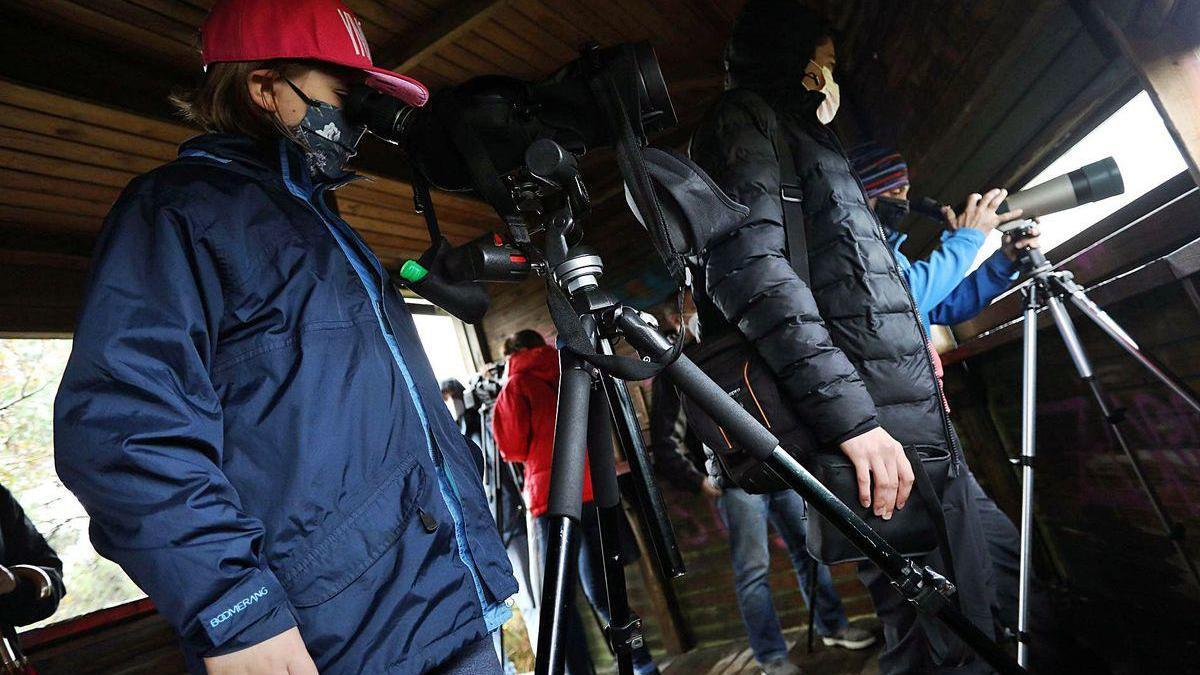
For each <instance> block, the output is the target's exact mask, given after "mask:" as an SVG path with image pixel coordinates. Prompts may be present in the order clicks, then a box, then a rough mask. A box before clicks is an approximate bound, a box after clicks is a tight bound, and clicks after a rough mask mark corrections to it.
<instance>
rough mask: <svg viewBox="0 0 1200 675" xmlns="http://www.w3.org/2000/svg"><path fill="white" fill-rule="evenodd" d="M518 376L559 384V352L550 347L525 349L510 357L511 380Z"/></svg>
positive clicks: (509, 370)
mask: <svg viewBox="0 0 1200 675" xmlns="http://www.w3.org/2000/svg"><path fill="white" fill-rule="evenodd" d="M517 375H528V376H530V377H536V378H537V379H539V380H542V381H543V382H549V383H551V384H557V383H558V350H557V349H555V348H554V347H551V346H550V345H542V346H541V347H534V348H532V349H525V350H522V351H519V352H517V353H516V354H513V355H512V356H510V357H508V376H509V378H512V377H515V376H517Z"/></svg>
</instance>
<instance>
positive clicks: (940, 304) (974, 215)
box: [849, 143, 1038, 331]
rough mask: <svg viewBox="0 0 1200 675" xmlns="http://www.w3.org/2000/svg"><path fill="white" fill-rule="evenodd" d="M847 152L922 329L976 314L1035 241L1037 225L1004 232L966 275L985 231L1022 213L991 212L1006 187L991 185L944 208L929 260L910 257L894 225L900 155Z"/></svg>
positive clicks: (900, 212)
mask: <svg viewBox="0 0 1200 675" xmlns="http://www.w3.org/2000/svg"><path fill="white" fill-rule="evenodd" d="M849 154H850V162H851V164H852V165H853V167H854V171H855V173H857V174H858V176H859V178H860V179H861V180H862V182H863V187H864V188H865V189H866V192H867V201H868V203H869V204H870V205H871V207H872V208H874V209H875V213H876V215H878V216H879V221H880V222H881V223H882V224H883V226H884V229H885V231H886V232H887V237H888V243H889V244H890V245H891V247H892V251H893V252H894V253H895V255H896V262H897V263H898V264H899V266H900V270H901V272H902V273H903V274H904V275H905V278H906V279H907V281H908V286H909V289H910V290H911V291H912V296H913V301H915V302H916V304H917V310H918V311H919V312H920V314H921V321H922V323H923V324H924V325H925V330H926V331H928V330H929V328H930V326H931V325H935V324H936V325H941V326H953V325H955V324H958V323H962V322H963V321H966V320H968V319H970V318H972V317H974V316H975V315H977V314H979V312H980V311H982V310H983V308H984V307H987V306H988V304H990V303H991V302H992V300H994V299H996V297H997V296H999V295H1000V294H1001V293H1003V292H1004V291H1006V290H1008V288H1009V286H1011V285H1012V282H1013V281H1014V280H1015V279H1016V278H1017V262H1016V261H1017V258H1018V256H1019V255H1020V252H1021V250H1022V249H1025V248H1028V247H1030V246H1034V247H1036V246H1037V245H1038V233H1037V230H1036V228H1035V229H1034V230H1033V231H1032V234H1031V235H1030V236H1028V237H1021V238H1013V237H1012V236H1011V235H1007V234H1006V235H1004V240H1003V244H1002V245H1001V247H1000V248H999V249H998V250H997V251H996V252H995V253H993V254H992V255H991V256H989V257H988V258H987V260H985V261H984V262H983V264H982V265H980V266H979V267H978V268H977V269H976V270H975V271H973V272H971V273H970V274H967V272H968V271H969V270H970V267H971V263H972V262H974V261H975V257H976V256H977V255H979V249H980V248H982V247H983V244H984V242H985V241H986V240H987V237H988V234H990V233H991V231H992V230H994V229H995V228H996V227H998V226H1000V225H1002V224H1004V223H1006V222H1009V221H1011V220H1016V219H1018V218H1020V216H1021V211H1020V210H1019V209H1018V210H1016V211H1011V212H1009V213H1005V214H1003V215H997V214H996V208H997V207H998V206H999V205H1000V204H1001V202H1003V201H1004V199H1005V197H1007V196H1008V192H1007V191H1005V190H1000V189H996V190H990V191H988V192H987V193H986V194H983V195H978V194H973V195H971V196H970V197H968V198H967V201H966V208H965V209H963V212H962V213H961V214H956V213H955V212H954V210H953V209H951V208H950V207H948V206H947V207H943V208H942V216H943V218H944V220H945V225H946V229H945V230H944V231H943V232H942V235H941V246H940V247H939V248H938V250H937V251H934V252H933V254H932V255H930V256H929V258H928V259H926V260H918V261H916V262H912V261H910V260H909V259H908V257H907V256H905V255H904V254H903V253H901V252H900V246H901V245H902V244H904V241H905V239H907V238H908V235H907V234H904V233H903V232H901V231H900V230H899V229H898V226H899V224H900V222H901V221H902V220H904V217H905V216H907V215H908V189H909V178H908V165H907V164H906V163H905V162H904V158H903V157H901V156H900V154H899V153H898V152H896V151H895V150H892V149H890V148H886V147H883V146H881V145H878V144H876V143H865V144H863V145H860V146H858V147H856V148H854V149H852V150H851V151H850V153H849Z"/></svg>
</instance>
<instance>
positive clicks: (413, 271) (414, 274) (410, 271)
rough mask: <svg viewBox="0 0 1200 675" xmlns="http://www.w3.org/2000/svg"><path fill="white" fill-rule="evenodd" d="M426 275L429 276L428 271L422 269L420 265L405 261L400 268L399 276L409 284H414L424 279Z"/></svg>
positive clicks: (415, 262)
mask: <svg viewBox="0 0 1200 675" xmlns="http://www.w3.org/2000/svg"><path fill="white" fill-rule="evenodd" d="M426 274H429V270H427V269H425V268H424V267H422V266H421V263H419V262H417V261H416V260H406V261H404V265H403V266H402V267H401V268H400V276H401V277H404V280H405V281H407V282H409V283H410V284H415V283H417V282H418V281H420V280H422V279H424V278H425V275H426Z"/></svg>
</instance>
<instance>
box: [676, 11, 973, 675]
mask: <svg viewBox="0 0 1200 675" xmlns="http://www.w3.org/2000/svg"><path fill="white" fill-rule="evenodd" d="M831 35H832V34H831V31H830V30H829V28H828V27H827V25H826V24H825V23H824V22H823V21H822V20H820V19H819V18H818V17H817V16H815V15H813V14H812V13H811V12H809V11H808V10H806V9H804V7H803V6H802V5H801V3H800V2H798V1H796V0H750V2H748V3H747V5H746V7H745V9H744V10H743V13H742V15H741V16H740V17H739V19H738V21H737V23H736V25H735V26H734V31H733V37H732V40H731V43H730V45H729V50H728V59H729V70H730V75H731V78H732V84H733V85H734V88H733V89H731V90H730V91H727V92H726V93H725V94H724V95H723V96H722V97H721V99H720V100H719V101H718V102H717V104H716V105H715V106H714V108H713V109H712V110H710V111H709V112H708V113H707V115H706V117H705V119H704V120H703V121H702V123H701V126H700V129H699V130H698V131H697V132H696V135H695V137H694V138H693V140H692V147H691V153H692V156H693V159H694V160H695V161H696V162H697V163H698V164H699V165H700V166H701V167H702V168H704V169H705V170H706V171H707V172H708V173H709V174H710V175H711V176H712V178H713V179H714V180H715V181H716V182H717V184H718V185H720V186H721V187H722V189H724V190H725V191H726V192H727V193H728V194H729V196H730V197H732V198H733V199H735V200H736V201H739V202H741V203H742V204H745V205H746V206H748V207H749V208H750V215H749V217H748V218H747V220H746V222H745V224H744V225H743V226H742V227H740V228H739V229H737V230H736V231H734V232H733V233H731V234H730V235H728V236H727V237H726V238H724V239H723V240H720V241H718V242H713V243H710V245H709V246H708V248H707V250H706V252H705V255H704V256H703V259H702V261H701V264H700V265H698V266H697V268H696V269H695V270H694V273H695V277H696V283H695V291H696V307H697V311H698V313H699V316H700V325H701V334H702V338H701V339H702V341H709V340H713V339H719V337H720V336H721V335H724V334H727V333H728V332H729V331H735V330H736V331H740V332H741V333H742V335H744V336H745V338H746V339H747V340H749V341H750V343H751V344H752V346H753V348H754V349H755V350H756V351H757V352H758V354H759V355H760V356H761V357H762V358H763V359H764V360H765V361H766V362H767V364H768V366H769V367H770V368H771V369H772V370H773V371H774V373H775V374H776V375H777V377H778V381H779V383H780V386H781V389H782V390H783V392H784V393H785V395H786V396H787V397H788V398H789V399H790V400H791V402H792V403H793V409H794V410H795V412H796V414H797V415H798V416H799V418H800V419H801V421H802V422H803V423H804V425H805V426H806V427H807V428H808V430H809V431H811V433H812V436H813V440H814V442H813V445H814V448H815V449H817V450H818V451H822V450H823V451H838V450H840V451H841V452H843V453H845V454H846V455H847V457H848V458H849V459H850V460H851V461H852V462H853V463H854V465H855V467H856V469H857V473H858V479H859V486H860V499H861V500H862V502H863V505H864V506H867V505H871V506H872V507H873V510H874V512H875V513H876V515H880V516H882V517H884V518H889V517H890V516H891V513H892V512H893V509H898V508H903V506H904V503H905V500H906V499H907V496H908V494H909V492H910V491H911V489H912V481H913V474H912V468H911V466H910V465H909V463H908V461H907V460H906V458H905V456H904V454H903V445H928V446H935V447H939V448H942V449H945V450H947V451H949V452H950V453H951V456H952V457H953V458H954V464H955V466H954V468H953V469H952V471H951V479H950V480H949V482H948V485H947V487H946V490H945V494H944V495H943V507H944V511H945V515H946V521H947V528H948V531H949V536H950V541H951V547H952V548H953V556H952V557H953V559H954V567H955V572H956V574H957V578H956V582H957V585H958V589H959V590H958V594H959V599H960V605H961V607H962V608H963V610H964V612H965V613H966V614H967V616H968V618H969V619H970V620H971V621H972V622H973V623H974V624H975V625H976V626H977V627H978V628H979V629H980V630H983V631H984V632H985V633H987V634H993V633H994V628H993V621H992V615H991V611H990V607H991V606H992V604H993V600H994V594H995V590H994V580H993V576H992V572H991V568H992V566H991V563H990V560H989V559H988V557H987V556H988V553H987V549H986V546H985V542H984V539H983V534H982V530H981V527H980V524H979V516H978V513H977V511H976V509H975V507H974V505H973V504H972V502H971V500H969V499H967V498H966V492H965V488H966V481H965V480H964V477H965V475H966V467H965V465H964V464H962V458H961V452H960V451H959V447H958V441H957V438H956V437H955V435H954V432H953V430H952V429H951V428H950V423H949V419H948V417H947V415H946V412H945V409H944V407H943V402H942V396H941V391H940V388H939V385H938V382H937V380H936V378H935V376H934V371H933V365H932V362H931V360H930V355H929V348H928V346H927V343H926V338H925V333H924V331H923V329H922V327H921V324H920V321H919V319H918V317H917V311H916V309H915V306H914V304H913V301H912V298H911V296H910V294H909V292H908V289H907V287H906V286H905V283H904V281H903V280H902V278H901V274H900V271H899V269H898V267H897V265H896V261H895V259H894V258H893V256H892V253H891V251H890V249H889V248H888V245H887V242H886V241H885V239H884V236H883V233H882V231H881V227H880V224H879V221H878V220H877V219H876V217H875V214H874V212H873V211H872V210H871V209H870V207H868V206H867V199H866V196H865V194H864V191H863V188H862V185H861V184H860V182H859V181H858V179H857V177H856V176H855V174H854V173H853V171H852V170H851V167H850V165H849V162H848V161H847V158H846V154H845V151H844V150H843V148H842V145H841V143H840V142H839V140H838V138H837V136H836V135H835V134H834V132H833V130H832V129H830V128H829V127H828V126H826V125H827V124H828V122H829V121H831V120H832V117H833V113H834V112H835V111H836V104H837V99H838V91H837V88H836V85H835V84H834V82H833V77H832V72H831V70H832V68H833V66H834V63H835V47H834V43H833V39H832V37H831ZM776 134H782V138H781V140H782V141H783V142H784V143H787V144H788V147H789V148H790V152H791V155H792V158H793V161H794V162H795V168H796V174H797V176H798V177H799V181H800V183H801V191H802V206H803V213H804V216H805V231H806V240H807V247H808V250H807V254H808V262H809V270H810V279H811V287H810V286H809V285H808V284H806V283H805V282H804V281H802V280H801V278H800V276H799V275H798V274H797V273H796V271H795V270H794V269H793V268H792V266H791V265H790V264H789V262H788V256H787V248H786V238H785V231H784V226H783V213H782V206H781V202H780V198H779V182H780V180H779V164H778V161H777V160H776V154H775V146H774V138H775V135H776ZM872 484H873V485H874V490H873V492H872V489H871V488H872ZM926 562H927V564H930V565H932V566H933V567H934V568H935V569H938V570H941V571H943V572H944V571H945V565H944V564H943V561H942V558H941V556H940V555H939V554H937V553H935V554H933V555H931V556H929V559H928V560H927V561H926ZM860 576H861V578H862V579H863V582H864V583H865V584H866V585H867V587H868V588H869V589H870V591H871V595H872V597H873V599H874V602H875V607H876V611H877V612H878V614H879V616H880V619H881V620H882V622H883V624H884V636H885V639H886V646H885V648H884V651H883V653H882V654H881V656H880V661H879V664H880V671H881V672H883V673H933V672H956V673H959V672H972V673H974V672H990V669H989V668H988V666H987V665H986V664H985V663H983V662H982V660H980V659H978V658H977V657H976V656H975V655H974V654H973V653H971V652H970V651H969V650H968V649H967V648H966V647H965V646H964V645H962V643H961V642H960V641H959V640H958V639H957V638H956V637H955V636H954V635H953V634H952V633H950V631H949V630H947V629H946V628H945V627H944V626H942V625H941V624H940V623H938V622H936V621H928V620H926V619H924V618H921V617H918V616H917V615H916V614H915V612H914V611H913V609H912V608H911V607H910V606H909V604H908V603H907V602H906V601H905V600H903V599H902V598H901V597H900V595H899V594H897V593H896V591H895V590H894V589H893V588H892V587H891V585H890V584H889V582H888V579H887V578H885V577H884V576H883V575H882V573H881V572H879V570H878V569H877V568H875V567H874V566H873V565H863V566H862V567H861V568H860Z"/></svg>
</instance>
